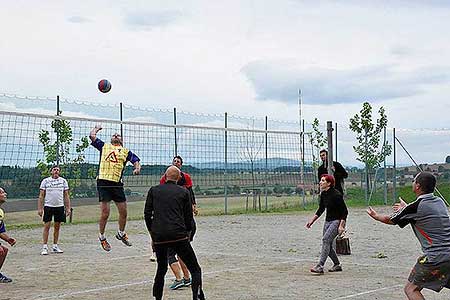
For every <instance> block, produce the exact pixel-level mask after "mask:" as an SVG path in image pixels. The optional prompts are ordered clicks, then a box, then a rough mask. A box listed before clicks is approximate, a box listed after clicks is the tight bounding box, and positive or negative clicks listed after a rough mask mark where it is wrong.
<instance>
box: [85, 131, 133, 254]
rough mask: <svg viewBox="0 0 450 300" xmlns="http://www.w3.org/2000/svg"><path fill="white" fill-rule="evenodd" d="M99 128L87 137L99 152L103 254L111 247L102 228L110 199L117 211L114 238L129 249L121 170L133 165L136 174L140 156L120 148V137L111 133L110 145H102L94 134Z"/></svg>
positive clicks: (100, 231)
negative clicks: (116, 227)
mask: <svg viewBox="0 0 450 300" xmlns="http://www.w3.org/2000/svg"><path fill="white" fill-rule="evenodd" d="M101 129H102V127H101V126H99V125H97V126H95V127H94V128H93V129H92V130H91V133H90V135H89V138H90V139H91V141H92V143H91V145H92V146H94V147H95V148H96V149H97V150H99V151H100V165H99V171H98V176H97V191H98V196H99V201H100V211H101V214H100V220H99V240H100V244H101V246H102V248H103V250H105V251H111V245H110V244H109V243H108V241H107V240H106V236H105V228H106V223H107V222H108V218H109V213H110V202H111V200H112V201H114V202H115V203H116V206H117V210H118V212H119V220H118V223H119V229H118V231H117V234H116V238H117V239H118V240H120V241H122V242H123V243H124V244H125V245H127V246H131V242H130V241H129V240H128V235H127V234H126V232H125V226H126V223H127V202H126V201H127V199H126V198H125V192H124V189H123V181H122V177H123V171H124V169H125V165H126V163H127V162H128V161H129V162H131V163H132V164H133V166H134V170H133V174H134V175H138V174H139V173H140V172H141V164H140V162H139V161H140V160H139V157H137V156H136V155H135V154H134V153H132V152H131V151H130V150H128V149H127V148H125V147H123V141H122V136H121V135H120V134H119V133H114V134H113V135H112V137H111V143H110V144H109V143H104V142H103V141H102V140H100V139H99V138H97V133H98V132H99V131H100V130H101Z"/></svg>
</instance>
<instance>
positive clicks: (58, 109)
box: [55, 95, 61, 165]
mask: <svg viewBox="0 0 450 300" xmlns="http://www.w3.org/2000/svg"><path fill="white" fill-rule="evenodd" d="M60 115H61V110H60V108H59V95H57V96H56V119H57V120H58V121H59V118H58V117H59V116H60ZM57 124H59V123H57ZM55 129H56V153H55V154H56V164H57V165H59V128H55Z"/></svg>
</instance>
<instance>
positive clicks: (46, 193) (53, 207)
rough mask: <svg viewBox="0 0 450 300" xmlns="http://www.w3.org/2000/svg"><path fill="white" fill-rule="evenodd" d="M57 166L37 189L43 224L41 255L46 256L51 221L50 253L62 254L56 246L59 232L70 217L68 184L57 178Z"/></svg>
mask: <svg viewBox="0 0 450 300" xmlns="http://www.w3.org/2000/svg"><path fill="white" fill-rule="evenodd" d="M60 171H61V170H60V168H59V166H53V167H52V168H51V169H50V172H51V175H52V176H50V177H47V178H44V180H42V182H41V185H40V188H39V199H38V215H39V216H40V217H42V221H43V222H44V230H43V233H42V251H41V255H48V245H47V243H48V234H49V231H50V226H51V223H52V219H53V222H54V224H53V247H52V250H51V252H52V253H63V252H64V251H63V250H61V248H59V246H58V239H59V230H60V228H61V222H64V223H65V222H66V216H69V215H70V197H69V184H68V183H67V180H66V179H64V178H62V177H61V176H59V173H60Z"/></svg>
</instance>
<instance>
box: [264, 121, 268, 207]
mask: <svg viewBox="0 0 450 300" xmlns="http://www.w3.org/2000/svg"><path fill="white" fill-rule="evenodd" d="M267 123H268V119H267V116H266V126H265V128H266V132H265V148H266V149H265V160H266V161H265V172H264V200H265V204H266V211H267V210H268V203H267V173H268V147H267V145H268V135H267V128H268V126H267V125H268V124H267Z"/></svg>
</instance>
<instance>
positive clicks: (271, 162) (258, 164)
mask: <svg viewBox="0 0 450 300" xmlns="http://www.w3.org/2000/svg"><path fill="white" fill-rule="evenodd" d="M300 165H301V161H299V160H295V159H288V158H268V159H267V168H268V169H269V170H275V169H279V168H297V170H298V168H300ZM305 165H306V163H305ZM192 166H193V167H195V168H198V169H225V163H224V162H222V161H221V162H206V163H196V164H195V163H194V164H192ZM307 166H309V167H310V166H311V164H308V165H307ZM251 168H252V165H251V163H250V162H249V161H247V162H234V163H228V169H233V170H236V169H238V170H243V171H248V170H251ZM253 168H254V169H255V170H258V169H261V170H264V169H265V168H266V160H265V159H258V160H255V161H254V162H253Z"/></svg>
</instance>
